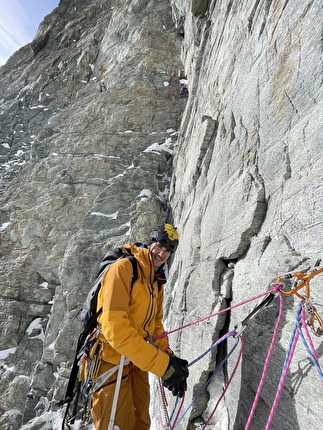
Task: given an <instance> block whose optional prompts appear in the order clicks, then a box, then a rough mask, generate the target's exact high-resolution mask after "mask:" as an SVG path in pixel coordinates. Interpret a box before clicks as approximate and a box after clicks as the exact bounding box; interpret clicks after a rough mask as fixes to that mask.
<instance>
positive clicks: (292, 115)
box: [0, 0, 323, 430]
mask: <svg viewBox="0 0 323 430" xmlns="http://www.w3.org/2000/svg"><path fill="white" fill-rule="evenodd" d="M322 12H323V8H322V5H321V3H320V2H319V0H308V1H307V0H305V1H303V2H301V1H297V2H289V1H284V2H282V1H281V2H271V1H256V0H253V1H251V0H248V1H246V2H217V1H206V0H205V1H202V0H200V1H197V0H190V1H182V0H171V1H170V2H169V3H168V2H164V1H160V0H138V1H130V0H123V1H114V0H99V1H94V0H84V1H82V2H77V1H76V0H61V2H60V4H59V6H58V7H57V8H56V9H55V10H54V11H53V12H52V13H51V14H50V15H48V16H47V17H45V19H44V21H43V22H42V24H41V25H40V27H39V30H38V32H37V35H36V37H35V39H34V41H33V42H32V43H31V44H30V45H27V46H26V47H24V48H22V49H21V50H19V51H18V52H17V53H15V54H14V55H13V56H12V57H11V58H10V59H9V61H8V62H7V64H6V65H5V66H3V67H1V68H0V76H1V80H0V87H1V93H0V94H1V95H0V105H1V111H0V113H1V116H0V118H1V129H0V175H1V176H0V179H1V182H0V187H1V196H0V200H1V209H0V240H1V265H0V274H1V294H0V303H1V313H0V333H1V346H0V349H1V356H0V359H1V382H0V387H1V393H2V395H1V399H2V402H1V406H0V410H1V414H2V415H1V417H0V427H1V429H4V430H9V429H10V430H18V429H25V430H26V429H28V430H30V429H31V430H36V429H46V428H53V429H58V428H60V422H61V411H60V410H59V411H56V410H55V408H54V405H55V403H56V402H57V401H59V400H61V399H62V397H63V395H64V390H65V386H66V378H67V376H68V373H69V366H70V363H71V361H72V359H73V352H74V351H73V349H74V347H75V344H76V340H77V335H78V332H79V330H80V324H79V316H78V312H79V310H80V307H81V305H82V303H83V300H84V298H85V295H86V292H87V290H88V288H89V285H90V283H91V281H92V279H93V278H94V275H95V273H96V271H97V268H98V265H99V261H100V258H101V257H102V256H103V254H104V253H105V251H106V250H107V249H108V248H109V247H111V246H114V245H116V244H120V243H123V242H128V241H136V240H145V238H147V235H148V233H149V231H150V229H151V228H152V227H153V226H155V225H156V224H157V223H158V222H160V221H162V220H165V219H166V218H167V219H171V220H173V221H174V224H175V225H176V226H177V227H178V229H179V232H180V237H181V240H180V245H179V249H178V252H177V253H176V255H175V257H174V259H173V261H172V262H171V263H172V264H171V270H170V278H169V282H168V284H167V293H166V297H165V310H166V312H165V324H166V327H167V329H168V330H172V329H175V328H179V327H181V326H183V325H189V327H187V328H185V329H183V330H180V331H176V332H175V333H173V334H171V335H170V342H171V346H172V348H173V349H174V351H175V353H177V354H179V355H180V356H182V357H186V358H187V359H188V360H189V361H193V360H194V359H195V358H196V357H198V356H200V355H201V354H203V353H204V352H205V351H206V350H207V349H209V348H210V347H211V346H212V345H213V344H214V343H215V342H216V341H217V340H218V339H219V338H220V337H221V336H222V335H224V334H225V333H228V332H230V331H232V330H234V328H235V326H237V327H238V329H240V328H241V321H242V320H243V319H244V318H245V317H246V316H247V315H248V313H249V312H250V311H251V310H252V309H253V308H254V306H255V305H256V304H258V303H259V301H260V300H261V299H258V300H251V301H249V302H248V303H246V304H245V305H240V304H241V303H242V302H244V301H245V300H248V299H252V298H253V297H255V296H257V295H260V294H263V293H266V291H267V289H268V287H269V285H270V283H271V281H272V280H273V279H274V278H275V277H277V276H278V275H282V274H285V273H288V272H293V271H295V270H299V271H300V270H306V269H308V268H310V267H312V266H313V264H314V263H315V261H316V260H317V259H319V258H321V257H322V242H323V233H322V228H321V227H322V222H323V206H322V195H323V185H322V183H323V181H322V179H323V168H322V144H321V142H320V139H321V129H322V126H321V124H322V122H323V101H322V79H321V74H322V45H321V34H322V15H323V13H322ZM181 78H185V80H187V82H188V85H187V86H188V94H189V95H188V99H186V98H181V97H180V96H179V88H180V79H181ZM173 156H174V158H173ZM320 280H321V279H320V277H319V276H318V277H317V278H315V279H314V281H313V284H312V288H311V295H312V296H313V300H314V303H315V305H316V307H317V310H318V312H319V313H320V312H321V311H322V309H321V307H320V303H322V300H321V297H320V288H319V287H320ZM282 302H283V309H281V306H280V299H279V298H278V297H276V298H275V299H274V300H273V302H272V304H271V306H270V307H268V308H267V309H265V310H264V311H263V312H262V313H261V314H260V315H259V317H258V318H257V319H256V320H255V321H253V322H252V323H251V324H250V325H249V326H247V327H246V328H245V330H244V332H243V340H244V348H243V353H242V360H241V362H240V364H239V367H238V371H237V372H236V373H235V374H234V377H233V378H232V383H231V384H230V386H229V388H228V390H227V391H226V393H225V398H224V399H223V400H222V401H221V402H220V403H219V406H218V408H217V410H216V413H215V415H214V416H213V417H211V415H212V412H213V410H214V408H215V406H216V403H217V401H218V399H220V396H221V395H222V393H223V389H224V386H225V383H226V382H227V381H228V379H230V375H231V374H232V372H233V371H234V369H235V364H236V362H237V359H238V349H239V348H237V349H236V350H235V351H234V352H233V353H232V355H230V357H229V358H228V360H227V361H225V365H224V368H223V369H221V370H220V371H218V372H217V373H216V375H215V376H214V377H213V378H212V381H211V383H210V384H209V386H208V387H207V389H205V390H203V392H202V394H201V395H200V396H199V397H198V399H196V401H195V402H194V404H193V407H192V408H190V409H188V410H187V412H186V413H185V415H184V416H183V417H182V418H181V421H180V423H179V424H178V426H177V427H176V428H182V429H184V428H187V429H197V428H202V426H203V424H204V423H206V422H207V423H208V424H209V428H213V429H228V430H240V429H243V428H245V426H246V423H247V420H248V417H249V416H250V411H251V407H252V404H253V400H254V397H255V394H256V391H257V389H258V387H259V383H260V380H261V375H262V371H263V366H264V363H265V359H266V355H267V352H268V349H269V346H270V342H271V339H272V335H273V333H276V334H277V339H276V342H275V345H274V348H273V353H272V355H271V360H270V362H269V367H268V372H267V374H266V378H265V381H264V382H265V383H264V387H263V390H262V392H261V396H260V400H259V402H258V404H257V407H256V409H255V414H254V416H253V419H252V421H251V425H250V427H249V428H250V429H252V430H256V429H257V430H258V429H261V428H265V426H266V422H267V420H268V417H269V414H270V411H271V407H272V403H273V401H274V398H275V394H276V393H277V389H278V383H279V378H280V375H281V373H282V369H283V367H284V360H285V355H286V351H288V350H289V348H290V345H289V342H290V337H291V334H292V333H293V328H294V324H295V319H296V310H297V308H298V305H299V302H300V300H299V298H297V297H295V296H294V295H293V296H284V297H283V300H282ZM229 307H232V309H231V311H228V312H223V313H220V314H219V315H218V316H216V317H211V318H208V319H204V318H203V317H205V316H208V315H210V314H214V313H217V312H218V311H220V310H223V309H227V308H229ZM279 311H282V321H281V323H280V325H279V327H278V328H277V330H276V329H275V323H276V321H277V316H278V313H279ZM200 318H202V319H203V320H202V321H201V322H200V323H199V324H194V325H190V324H191V323H192V322H194V321H196V320H198V319H200ZM321 339H322V338H320V337H315V336H313V339H312V341H313V346H314V348H315V350H316V354H317V357H318V361H319V362H321V363H322V352H323V349H322V342H321ZM233 343H234V340H233V338H232V337H228V339H227V340H226V341H224V342H221V343H220V344H219V345H218V346H217V347H215V348H213V349H212V351H211V352H210V353H209V354H207V355H206V356H205V357H204V358H203V359H201V360H199V361H197V362H196V363H195V364H194V365H192V366H191V367H190V377H189V386H188V392H187V395H186V400H185V405H186V407H188V406H189V404H190V402H191V401H192V399H193V398H195V396H196V394H197V393H198V392H199V389H200V388H201V387H202V386H203V384H204V383H205V381H206V380H207V379H208V377H209V376H210V375H211V374H212V373H213V371H214V370H215V369H216V366H217V365H218V364H219V363H221V361H223V360H224V359H225V357H226V356H227V354H228V352H229V351H230V349H231V347H232V345H233ZM321 385H322V384H321V383H320V375H319V372H318V369H317V367H316V366H315V365H314V364H313V363H312V361H311V359H310V356H309V354H308V353H307V351H306V349H305V347H304V346H303V343H302V342H301V339H300V340H299V342H298V343H297V346H296V349H295V353H294V356H293V359H292V361H291V364H290V368H289V370H288V372H287V374H286V381H285V384H284V388H283V389H282V393H281V396H280V399H279V403H278V407H277V410H276V411H275V415H274V419H273V421H272V425H271V428H272V429H274V430H278V429H279V430H281V429H284V430H291V429H293V430H295V429H296V430H303V429H305V428H312V429H319V428H320V427H321V422H320V421H321V418H320V416H321V413H320V411H321V407H322V406H323V400H322V386H321ZM155 390H156V388H155V387H154V386H153V387H152V392H153V393H155ZM153 397H154V396H153ZM170 403H172V400H171V399H170ZM185 405H184V410H185V411H186V407H185ZM157 407H158V405H157V404H155V403H154V402H153V403H152V415H153V416H154V415H156V416H157V415H158V414H154V411H156V408H157ZM210 417H211V418H210ZM153 419H154V420H155V418H153Z"/></svg>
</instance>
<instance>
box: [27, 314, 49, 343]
mask: <svg viewBox="0 0 323 430" xmlns="http://www.w3.org/2000/svg"><path fill="white" fill-rule="evenodd" d="M34 330H36V331H37V332H38V330H39V331H40V333H39V334H36V335H33V334H32V333H33V331H34ZM26 333H27V334H28V336H29V337H30V338H32V339H40V340H41V341H42V342H43V341H44V340H45V333H44V330H43V327H42V325H41V318H35V319H34V321H32V322H31V324H29V326H28V327H27V330H26Z"/></svg>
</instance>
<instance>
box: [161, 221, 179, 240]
mask: <svg viewBox="0 0 323 430" xmlns="http://www.w3.org/2000/svg"><path fill="white" fill-rule="evenodd" d="M164 230H165V231H166V233H167V236H168V237H169V239H170V240H178V233H177V231H176V230H175V229H174V227H173V226H172V225H171V224H165V227H164Z"/></svg>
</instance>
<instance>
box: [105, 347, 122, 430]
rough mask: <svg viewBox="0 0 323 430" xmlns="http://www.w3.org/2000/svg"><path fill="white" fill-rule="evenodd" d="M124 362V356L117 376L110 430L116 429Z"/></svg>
mask: <svg viewBox="0 0 323 430" xmlns="http://www.w3.org/2000/svg"><path fill="white" fill-rule="evenodd" d="M124 362H125V357H124V355H121V358H120V363H119V366H118V367H119V369H118V376H117V382H116V388H115V390H114V396H113V402H112V408H111V414H110V421H109V426H108V430H113V429H114V419H115V416H116V411H117V404H118V398H119V392H120V385H121V379H122V372H123V366H124Z"/></svg>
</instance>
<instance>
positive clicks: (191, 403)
mask: <svg viewBox="0 0 323 430" xmlns="http://www.w3.org/2000/svg"><path fill="white" fill-rule="evenodd" d="M234 335H235V332H234V333H232V332H231V333H230V332H229V333H227V334H226V335H225V336H223V337H222V338H221V339H218V340H217V341H216V342H215V343H214V344H213V345H212V346H211V347H210V348H209V349H207V350H206V351H205V352H204V353H203V354H201V355H200V356H199V357H197V358H195V359H194V360H193V361H191V363H189V364H188V366H187V367H190V366H192V365H193V364H195V363H196V362H197V361H199V360H201V359H202V358H203V357H205V356H206V355H207V354H208V353H209V352H211V351H212V350H213V349H214V348H215V347H216V346H217V345H219V344H220V343H221V342H223V341H224V340H225V339H227V338H228V337H230V336H234ZM239 340H240V337H237V338H236V340H235V344H234V345H233V347H232V348H231V350H230V352H229V353H228V354H227V355H226V356H225V357H224V359H223V360H222V361H221V363H220V364H219V365H218V366H217V368H216V369H215V370H214V371H213V372H212V374H211V376H210V377H209V378H208V379H207V381H206V382H205V383H204V384H203V385H202V387H201V388H200V389H199V391H198V392H197V394H196V395H195V396H194V397H193V399H192V401H191V402H190V404H189V405H188V406H187V408H186V409H185V411H184V412H183V413H182V415H181V417H180V418H179V420H178V421H177V422H176V424H175V427H177V426H178V424H179V423H180V422H181V421H182V419H183V418H184V416H185V415H186V414H187V412H188V411H189V409H190V408H191V407H192V406H193V404H194V402H195V401H196V400H197V399H198V397H199V396H200V395H201V394H202V392H203V391H204V390H205V388H206V387H207V386H208V385H209V383H210V382H211V380H212V379H213V377H214V376H215V375H216V373H217V372H218V371H219V370H220V369H221V368H222V367H223V365H224V363H225V362H226V361H227V360H228V359H229V357H230V356H231V354H232V353H233V352H234V350H235V349H236V347H237V346H238V343H239ZM172 415H173V414H172Z"/></svg>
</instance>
